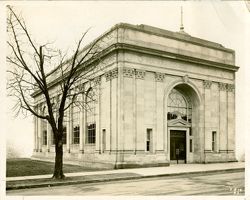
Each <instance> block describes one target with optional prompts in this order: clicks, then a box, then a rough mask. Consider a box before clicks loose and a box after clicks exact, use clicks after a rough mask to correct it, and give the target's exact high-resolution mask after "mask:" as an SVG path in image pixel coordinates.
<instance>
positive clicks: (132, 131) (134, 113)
mask: <svg viewBox="0 0 250 200" xmlns="http://www.w3.org/2000/svg"><path fill="white" fill-rule="evenodd" d="M101 37H102V39H103V40H105V39H107V42H105V45H103V46H102V48H103V49H104V50H105V52H106V53H105V56H103V58H102V59H103V61H104V62H102V63H105V64H102V65H104V66H102V67H101V68H102V70H99V71H98V70H97V71H96V72H95V78H94V80H95V81H94V84H95V85H96V87H95V90H96V92H93V88H92V87H90V86H89V83H88V82H83V83H82V84H83V85H84V87H85V89H86V88H88V87H89V88H88V89H87V91H88V93H87V94H85V95H82V97H81V99H82V101H86V102H87V101H88V94H92V93H93V94H94V93H95V94H96V95H95V99H96V100H95V101H94V102H92V103H91V104H90V105H89V110H91V111H93V112H88V110H84V109H83V110H82V111H75V109H74V107H72V108H71V109H70V110H69V115H68V116H70V117H69V120H68V122H67V123H65V130H64V160H65V162H74V163H77V164H81V165H85V166H91V167H105V168H125V167H140V166H145V167H146V166H164V165H169V164H171V163H175V162H176V161H177V159H178V161H179V162H182V163H209V162H229V161H235V72H236V71H237V70H238V67H237V66H235V52H234V51H233V50H231V49H228V48H225V47H223V46H222V45H221V44H218V43H214V42H211V41H207V40H203V39H199V38H196V37H192V36H190V35H189V34H187V33H185V32H184V31H183V30H181V31H180V32H172V31H167V30H163V29H159V28H156V27H151V26H147V25H131V24H124V23H121V24H117V25H115V26H114V27H112V28H111V29H110V30H109V31H107V32H106V33H104V34H103V35H102V36H100V38H101ZM101 68H100V69H101ZM50 76H51V77H52V78H53V73H52V74H51V75H50ZM34 99H35V101H36V102H37V105H38V106H41V105H43V102H44V100H43V98H42V97H41V95H39V93H37V94H36V95H35V96H34ZM34 133H35V134H34V135H35V149H34V154H33V157H35V158H40V159H44V160H49V159H51V160H52V159H54V156H55V153H54V152H55V150H54V144H53V135H52V132H51V128H50V127H49V125H48V124H46V122H44V121H43V120H41V119H37V118H36V119H35V131H34Z"/></svg>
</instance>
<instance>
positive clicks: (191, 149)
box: [189, 139, 193, 153]
mask: <svg viewBox="0 0 250 200" xmlns="http://www.w3.org/2000/svg"><path fill="white" fill-rule="evenodd" d="M189 152H190V153H192V152H193V140H192V139H190V140H189Z"/></svg>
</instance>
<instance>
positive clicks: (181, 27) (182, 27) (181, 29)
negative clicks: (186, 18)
mask: <svg viewBox="0 0 250 200" xmlns="http://www.w3.org/2000/svg"><path fill="white" fill-rule="evenodd" d="M180 31H181V32H182V31H184V26H183V10H182V6H181V26H180Z"/></svg>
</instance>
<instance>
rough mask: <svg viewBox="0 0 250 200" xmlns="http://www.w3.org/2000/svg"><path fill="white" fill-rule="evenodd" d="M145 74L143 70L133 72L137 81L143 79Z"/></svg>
mask: <svg viewBox="0 0 250 200" xmlns="http://www.w3.org/2000/svg"><path fill="white" fill-rule="evenodd" d="M145 74H146V72H145V71H143V70H139V69H136V70H135V78H137V79H144V78H145Z"/></svg>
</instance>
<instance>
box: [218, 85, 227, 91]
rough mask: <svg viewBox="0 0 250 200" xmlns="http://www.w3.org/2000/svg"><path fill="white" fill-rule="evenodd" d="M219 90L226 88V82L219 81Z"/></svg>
mask: <svg viewBox="0 0 250 200" xmlns="http://www.w3.org/2000/svg"><path fill="white" fill-rule="evenodd" d="M219 90H221V91H226V90H227V84H226V83H219Z"/></svg>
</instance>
